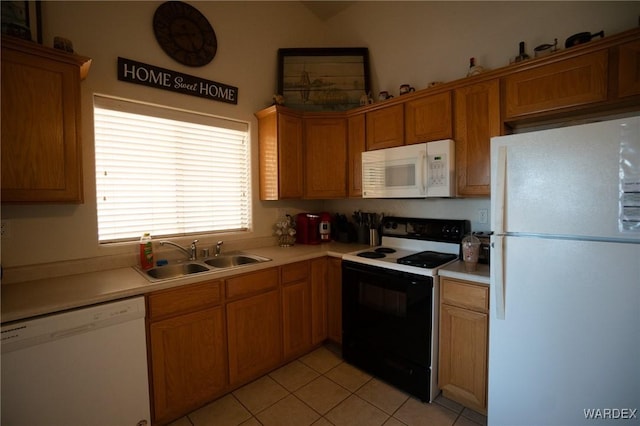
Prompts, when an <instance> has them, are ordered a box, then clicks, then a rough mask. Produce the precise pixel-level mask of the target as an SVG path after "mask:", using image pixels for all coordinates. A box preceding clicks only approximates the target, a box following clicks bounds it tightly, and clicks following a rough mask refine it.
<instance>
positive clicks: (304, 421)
mask: <svg viewBox="0 0 640 426" xmlns="http://www.w3.org/2000/svg"><path fill="white" fill-rule="evenodd" d="M256 417H257V418H258V420H259V421H260V423H262V424H263V425H264V426H308V425H310V424H312V423H313V422H315V421H316V420H318V418H320V415H319V414H318V413H316V412H315V411H313V410H312V409H311V408H309V406H307V405H306V404H305V403H304V402H302V401H300V400H299V399H298V398H296V397H295V396H294V395H289V396H288V397H286V398H284V399H281V400H280V401H278V402H277V403H275V404H274V405H272V406H271V407H269V408H267V409H266V410H264V411H263V412H261V413H259V414H258V415H257V416H256Z"/></svg>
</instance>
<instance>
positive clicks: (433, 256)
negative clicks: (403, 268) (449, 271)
mask: <svg viewBox="0 0 640 426" xmlns="http://www.w3.org/2000/svg"><path fill="white" fill-rule="evenodd" d="M457 258H458V256H457V255H455V254H450V253H440V252H437V251H422V252H420V253H415V254H412V255H409V256H405V257H401V258H400V259H398V263H401V264H403V265H410V266H417V267H418V268H427V269H431V268H436V267H438V266H440V265H444V264H445V263H448V262H451V261H452V260H455V259H457Z"/></svg>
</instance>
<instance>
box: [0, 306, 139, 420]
mask: <svg viewBox="0 0 640 426" xmlns="http://www.w3.org/2000/svg"><path fill="white" fill-rule="evenodd" d="M144 316H145V304H144V298H143V297H138V298H133V299H127V300H121V301H117V302H113V303H107V304H103V305H96V306H91V307H88V308H83V309H79V310H74V311H69V312H64V313H60V314H54V315H49V316H45V317H40V318H36V319H32V320H26V321H22V322H14V323H10V324H7V325H3V326H2V345H1V348H2V373H1V386H2V388H1V395H0V398H1V399H2V416H1V419H2V424H3V425H7V426H22V425H30V426H31V425H47V426H57V425H61V426H62V425H64V426H69V425H92V426H94V425H105V426H107V425H108V426H113V425H122V426H136V425H145V424H150V423H151V421H150V409H149V385H148V375H147V350H146V337H145V325H144V324H145V323H144Z"/></svg>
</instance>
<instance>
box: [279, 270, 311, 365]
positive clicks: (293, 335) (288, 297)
mask: <svg viewBox="0 0 640 426" xmlns="http://www.w3.org/2000/svg"><path fill="white" fill-rule="evenodd" d="M282 330H283V336H282V339H283V342H284V357H285V358H287V359H291V358H295V357H297V356H298V355H302V354H303V353H305V352H307V351H308V350H309V349H310V348H311V295H310V284H309V282H308V281H299V282H297V283H295V284H289V285H286V286H284V287H282Z"/></svg>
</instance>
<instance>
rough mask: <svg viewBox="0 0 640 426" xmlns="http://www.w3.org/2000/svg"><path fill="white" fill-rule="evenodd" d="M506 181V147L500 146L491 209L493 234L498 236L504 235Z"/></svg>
mask: <svg viewBox="0 0 640 426" xmlns="http://www.w3.org/2000/svg"><path fill="white" fill-rule="evenodd" d="M506 179H507V147H506V146H501V147H499V148H498V157H497V164H496V183H495V188H494V190H495V195H494V196H493V204H494V205H493V206H492V208H491V211H492V212H495V213H493V214H494V217H495V221H494V223H493V225H494V227H493V232H494V233H495V234H498V235H502V234H504V218H505V200H506V196H507V192H506Z"/></svg>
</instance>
